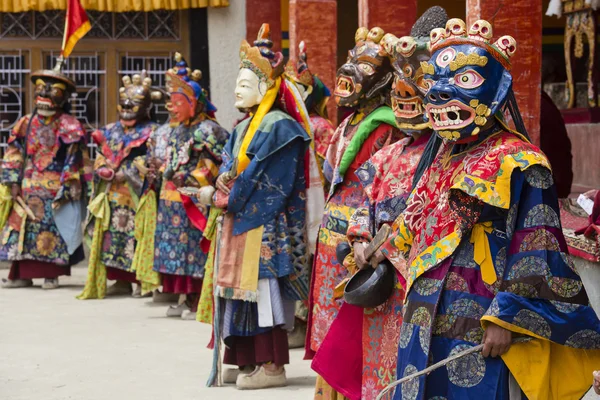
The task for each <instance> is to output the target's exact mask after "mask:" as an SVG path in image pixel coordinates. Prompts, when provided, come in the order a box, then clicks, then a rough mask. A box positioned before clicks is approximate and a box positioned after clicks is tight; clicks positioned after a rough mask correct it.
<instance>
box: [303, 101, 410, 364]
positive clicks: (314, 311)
mask: <svg viewBox="0 0 600 400" xmlns="http://www.w3.org/2000/svg"><path fill="white" fill-rule="evenodd" d="M382 109H385V110H384V111H385V112H387V110H389V114H391V119H389V120H390V121H393V113H392V111H391V109H389V108H387V107H380V108H379V109H378V110H375V111H374V112H378V111H379V112H380V110H382ZM354 116H355V115H354V114H353V115H351V116H349V117H348V118H346V119H345V120H344V121H343V122H342V124H341V125H340V126H339V127H338V128H337V130H336V132H335V134H334V136H333V139H332V145H331V146H330V147H329V150H328V151H327V157H326V160H325V163H324V167H323V170H324V175H325V177H326V178H327V179H328V180H329V181H330V182H331V189H330V192H329V196H328V199H327V202H326V205H325V212H324V215H323V221H322V223H321V228H320V229H319V234H318V238H317V249H316V253H315V261H314V265H313V270H312V278H311V292H310V295H309V296H310V297H309V324H308V325H309V331H308V333H307V340H306V351H307V354H306V357H307V358H312V355H313V354H314V352H315V351H317V350H318V348H319V346H320V345H321V342H322V341H323V338H324V337H325V335H326V334H327V331H328V329H329V327H330V326H331V324H332V323H333V320H334V319H335V317H336V315H337V312H338V310H339V307H340V305H341V303H342V302H341V300H335V299H334V296H333V291H334V289H335V287H336V286H337V285H338V284H339V283H340V282H341V281H342V280H343V279H344V278H346V276H347V274H348V272H347V270H346V268H345V267H344V266H343V265H340V264H339V263H338V262H337V259H336V255H335V250H336V247H337V245H338V244H340V243H342V242H344V241H346V240H347V239H346V233H347V229H348V223H349V221H350V217H352V215H353V214H354V212H355V211H356V209H357V208H358V207H361V206H363V205H364V204H366V201H367V196H366V194H365V193H364V192H363V190H362V189H361V185H360V181H359V179H358V177H357V176H356V174H355V172H356V170H357V169H358V168H359V167H360V166H361V165H363V164H364V163H365V162H366V161H367V160H368V159H369V158H371V157H372V156H373V155H374V154H375V153H376V152H377V151H379V150H381V149H382V148H383V147H385V146H387V145H389V144H391V143H394V142H396V141H397V140H398V139H400V138H401V137H402V134H401V132H400V131H399V130H398V129H396V128H395V127H394V126H392V125H390V124H388V123H381V124H379V126H378V127H377V128H376V129H374V130H373V131H372V132H368V135H366V139H365V140H364V142H362V144H361V145H360V146H356V147H354V151H356V153H355V154H353V156H354V157H353V158H351V159H352V162H351V163H350V164H349V165H348V168H347V170H346V171H345V173H344V174H340V165H341V164H342V159H345V160H348V157H347V156H346V157H344V155H345V152H346V150H347V149H348V147H349V145H350V143H351V142H352V139H353V137H354V136H355V135H356V134H357V132H358V131H359V128H360V126H361V124H362V123H364V122H365V121H366V120H367V119H368V118H369V116H367V117H366V118H365V119H364V120H362V121H360V122H359V123H357V124H355V125H352V124H351V123H350V122H351V120H352V118H353V117H354Z"/></svg>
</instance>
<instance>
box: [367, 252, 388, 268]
mask: <svg viewBox="0 0 600 400" xmlns="http://www.w3.org/2000/svg"><path fill="white" fill-rule="evenodd" d="M386 258H387V257H386V256H385V255H384V254H383V253H382V252H381V250H377V251H376V252H375V254H373V257H371V258H370V260H369V261H371V267H373V268H377V266H379V264H381V263H382V262H384V261H385V260H386Z"/></svg>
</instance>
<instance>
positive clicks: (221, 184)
mask: <svg viewBox="0 0 600 400" xmlns="http://www.w3.org/2000/svg"><path fill="white" fill-rule="evenodd" d="M230 181H231V178H230V177H229V175H228V174H227V173H225V174H221V175H219V177H218V178H217V182H216V186H217V189H219V190H220V191H221V192H223V193H225V194H229V193H230V192H231V189H229V186H227V185H228V184H229V182H230Z"/></svg>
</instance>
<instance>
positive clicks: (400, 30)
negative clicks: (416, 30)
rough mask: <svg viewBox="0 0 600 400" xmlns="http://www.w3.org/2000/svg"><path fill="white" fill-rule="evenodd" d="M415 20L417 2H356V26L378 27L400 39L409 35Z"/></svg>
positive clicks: (403, 0) (368, 0) (370, 0)
mask: <svg viewBox="0 0 600 400" xmlns="http://www.w3.org/2000/svg"><path fill="white" fill-rule="evenodd" d="M416 20H417V0H402V1H399V0H394V1H390V0H358V25H359V26H364V27H367V28H369V29H370V28H373V27H375V26H378V27H380V28H381V29H383V30H384V32H386V33H393V34H394V35H396V36H398V37H401V36H406V35H409V34H410V29H411V28H412V26H413V24H414V23H415V21H416Z"/></svg>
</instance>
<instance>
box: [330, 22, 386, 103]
mask: <svg viewBox="0 0 600 400" xmlns="http://www.w3.org/2000/svg"><path fill="white" fill-rule="evenodd" d="M383 36H384V32H383V29H381V28H373V29H371V31H369V30H368V29H367V28H358V30H357V31H356V35H355V42H356V46H355V47H354V48H353V49H352V50H350V51H349V53H348V59H347V60H346V63H345V64H344V65H342V66H341V67H340V69H339V70H338V72H337V82H336V88H335V92H334V96H335V101H336V103H337V104H338V105H339V106H341V107H352V108H354V107H360V106H361V105H363V104H364V103H366V102H367V101H369V100H371V99H373V98H375V97H376V96H378V95H380V94H382V93H383V92H384V91H385V89H386V88H388V87H389V85H390V84H391V82H392V79H393V76H392V67H391V65H390V61H389V59H388V56H389V54H388V52H387V51H386V50H385V48H384V46H383V44H382V43H381V40H382V38H383Z"/></svg>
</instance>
